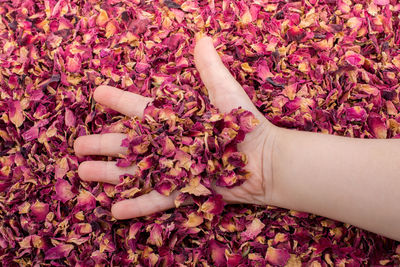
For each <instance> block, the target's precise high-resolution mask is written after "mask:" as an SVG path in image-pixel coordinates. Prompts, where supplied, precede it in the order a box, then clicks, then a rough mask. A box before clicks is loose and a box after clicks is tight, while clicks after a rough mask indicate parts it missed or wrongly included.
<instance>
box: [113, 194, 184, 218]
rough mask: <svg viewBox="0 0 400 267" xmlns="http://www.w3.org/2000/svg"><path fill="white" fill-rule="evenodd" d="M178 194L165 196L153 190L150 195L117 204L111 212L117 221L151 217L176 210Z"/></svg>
mask: <svg viewBox="0 0 400 267" xmlns="http://www.w3.org/2000/svg"><path fill="white" fill-rule="evenodd" d="M178 194H179V192H178V191H174V192H173V193H172V194H171V195H169V196H164V195H161V194H160V193H158V192H157V191H155V190H153V191H151V192H150V193H148V194H145V195H142V196H139V197H136V198H133V199H127V200H122V201H120V202H117V203H115V204H114V205H113V206H112V208H111V212H112V215H113V216H114V217H115V218H116V219H117V220H125V219H131V218H136V217H141V216H146V215H150V214H152V213H155V212H159V211H164V210H168V209H171V208H174V207H175V198H176V196H177V195H178Z"/></svg>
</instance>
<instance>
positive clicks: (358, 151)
mask: <svg viewBox="0 0 400 267" xmlns="http://www.w3.org/2000/svg"><path fill="white" fill-rule="evenodd" d="M194 58H195V64H196V68H197V70H198V71H199V73H200V76H201V79H202V81H203V83H204V85H205V86H206V88H207V90H208V92H209V95H210V99H211V101H212V103H213V104H214V105H215V106H216V107H218V108H219V109H220V111H222V112H229V111H230V110H232V109H234V108H237V107H242V108H244V109H247V110H249V111H251V112H253V114H254V115H255V116H256V118H257V119H258V120H259V121H260V123H259V125H258V126H257V128H256V129H255V130H254V131H253V132H251V133H250V134H248V135H247V136H246V138H245V140H244V142H243V143H241V144H239V150H240V151H242V152H244V153H245V154H246V155H247V156H248V165H247V166H246V169H247V170H249V171H250V172H251V173H252V175H251V176H250V178H249V179H248V180H247V181H246V182H245V183H244V184H242V185H241V186H238V187H235V188H232V189H227V188H222V187H215V188H214V189H215V190H216V192H217V193H219V194H221V195H222V196H223V198H224V200H225V201H226V202H227V203H246V204H257V205H273V206H277V207H283V208H287V209H293V210H297V211H304V212H310V213H313V214H317V215H321V216H325V217H328V218H331V219H335V220H338V221H342V222H345V223H349V224H352V225H355V226H358V227H360V228H363V229H365V230H368V231H371V232H374V233H377V234H381V235H383V236H386V237H389V238H392V239H395V240H400V226H399V225H400V205H399V202H400V190H399V189H400V177H399V176H400V175H399V174H400V153H398V150H399V149H398V146H400V140H399V139H397V140H396V139H391V140H377V139H355V138H347V137H339V136H333V135H326V134H321V133H311V132H300V131H294V130H288V129H283V128H279V127H276V126H274V125H273V124H272V123H270V122H269V121H268V120H267V119H265V117H264V116H263V115H262V114H261V113H260V112H259V111H258V110H257V108H256V107H255V106H254V105H253V103H252V102H251V100H250V99H249V98H248V96H247V94H246V93H245V91H244V90H243V88H242V87H241V86H240V84H239V83H238V82H237V81H236V80H235V79H234V78H233V76H232V75H231V74H230V72H229V71H228V69H227V68H226V67H225V66H224V64H223V63H222V61H221V59H220V57H219V55H218V53H217V52H216V50H215V49H214V46H213V43H212V40H211V38H209V37H204V38H201V39H200V40H198V41H197V42H196V47H195V51H194ZM94 98H95V100H96V101H97V102H98V103H100V104H102V105H105V106H108V107H109V108H112V109H114V110H116V111H118V112H120V113H122V114H125V115H127V116H141V115H142V112H143V110H144V108H145V106H146V105H147V103H149V102H150V101H151V100H152V99H150V98H146V97H143V96H140V95H136V94H133V93H130V92H126V91H122V90H120V89H117V88H113V87H109V86H100V87H98V88H97V89H96V90H95V92H94ZM124 137H125V135H124V134H122V133H109V134H101V135H89V136H82V137H79V138H77V140H76V141H75V144H74V150H75V153H76V154H77V155H80V156H83V155H106V156H117V155H118V154H119V153H121V154H123V153H126V150H125V149H124V148H122V147H121V146H120V144H121V141H122V139H124ZM115 163H116V162H115V161H108V162H106V161H85V162H82V163H81V164H80V165H79V169H78V174H79V176H80V177H81V179H82V180H85V181H96V182H105V183H111V184H117V183H118V182H119V176H120V175H122V174H126V173H132V174H133V173H134V172H135V166H132V167H128V168H120V167H117V166H116V165H115ZM176 195H177V193H176V192H175V193H173V194H171V195H170V196H163V195H160V194H159V193H157V192H156V191H152V192H150V193H148V194H146V195H143V196H140V197H137V198H133V199H129V200H124V201H121V202H118V203H116V204H114V205H113V206H112V209H111V211H112V214H113V216H114V217H115V218H116V219H130V218H134V217H140V216H145V215H149V214H152V213H154V212H158V211H163V210H167V209H170V208H174V207H175V204H174V199H175V197H176Z"/></svg>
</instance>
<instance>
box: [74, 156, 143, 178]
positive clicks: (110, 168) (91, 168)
mask: <svg viewBox="0 0 400 267" xmlns="http://www.w3.org/2000/svg"><path fill="white" fill-rule="evenodd" d="M116 163H117V162H116V161H84V162H82V163H81V164H80V165H79V167H78V175H79V177H80V178H81V179H82V180H84V181H88V182H103V183H109V184H118V183H119V177H120V176H121V175H123V174H134V173H135V171H136V166H131V167H127V168H121V167H118V166H117V165H116Z"/></svg>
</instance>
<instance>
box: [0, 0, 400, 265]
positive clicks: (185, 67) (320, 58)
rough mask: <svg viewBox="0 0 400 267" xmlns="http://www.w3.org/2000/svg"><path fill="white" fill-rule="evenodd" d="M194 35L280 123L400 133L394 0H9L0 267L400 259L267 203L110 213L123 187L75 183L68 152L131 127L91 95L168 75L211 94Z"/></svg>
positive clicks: (1, 30)
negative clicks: (121, 216)
mask: <svg viewBox="0 0 400 267" xmlns="http://www.w3.org/2000/svg"><path fill="white" fill-rule="evenodd" d="M198 32H204V33H207V34H208V35H210V36H212V37H213V39H214V44H215V46H216V47H217V50H218V51H219V53H220V55H221V57H222V60H223V62H224V63H225V64H226V65H227V66H229V69H230V71H231V72H232V73H233V75H234V76H235V78H236V79H237V80H238V81H239V83H240V84H242V85H243V87H244V89H245V90H246V92H247V93H248V95H249V96H250V98H251V99H252V101H253V102H254V103H255V104H256V106H257V107H258V108H259V110H260V111H262V112H263V113H264V114H265V116H266V117H267V118H269V119H270V120H271V121H272V122H273V123H275V124H277V125H280V126H283V127H290V128H295V129H298V130H307V131H316V132H324V133H329V134H337V135H346V136H350V137H360V138H398V137H399V134H400V115H399V113H398V110H399V109H400V101H399V89H400V88H399V80H400V76H399V73H400V47H399V46H400V4H399V3H398V1H396V0H298V1H283V0H270V1H264V0H258V1H248V0H240V1H236V0H221V1H214V0H188V1H183V0H175V1H172V0H156V1H142V0H129V1H127V0H118V1H116V0H104V1H93V0H90V1H76V0H37V1H33V0H24V1H22V0H0V44H1V45H0V100H1V101H0V191H1V192H0V262H1V265H3V266H16V265H22V266H30V265H32V266H35V265H43V266H65V265H67V266H72V265H74V266H93V265H96V264H97V265H99V266H102V265H106V266H108V265H119V266H125V265H129V264H141V265H142V266H154V265H158V266H159V265H162V266H164V265H177V266H197V265H203V266H225V265H229V266H230V265H238V266H265V265H266V264H271V265H277V266H284V265H294V266H301V264H303V265H312V266H332V265H339V266H344V265H348V266H359V265H388V266H389V265H399V264H400V260H399V258H400V256H399V254H400V246H399V243H398V242H394V241H392V240H388V239H385V238H382V237H380V236H377V235H374V234H371V233H368V232H365V231H363V230H360V229H357V228H355V227H353V226H350V225H347V224H343V223H339V222H335V221H332V220H329V219H326V218H322V217H318V216H314V215H310V214H305V213H299V212H294V211H288V210H283V209H277V208H273V207H257V206H246V205H236V206H233V205H227V206H225V208H224V209H223V210H222V211H221V213H220V215H219V216H214V217H213V218H209V219H207V218H203V217H202V216H201V214H199V213H198V212H197V210H198V208H197V207H196V206H195V205H193V206H195V207H193V206H181V207H179V208H177V209H174V210H170V211H167V212H163V213H158V214H154V215H152V216H147V217H144V218H140V219H134V220H129V221H122V222H121V221H115V219H113V218H112V217H111V215H110V212H109V210H110V205H111V203H112V201H113V197H114V195H115V188H114V187H113V186H111V185H108V184H97V183H86V182H82V181H81V180H80V179H79V177H78V175H77V167H78V163H79V162H78V158H77V157H76V156H75V155H74V154H73V149H72V144H73V141H74V140H75V139H76V138H77V137H78V136H81V135H88V134H91V133H105V132H110V131H115V130H119V129H121V128H123V127H124V121H126V120H125V119H126V118H124V117H123V116H121V115H119V114H117V113H116V112H113V111H111V110H108V109H106V108H104V107H102V106H100V105H98V104H96V103H94V101H93V99H92V95H93V91H94V89H95V88H96V87H97V86H98V85H101V84H108V85H111V86H116V87H118V88H122V89H124V90H127V91H131V92H135V93H139V94H141V95H144V96H152V95H153V93H154V92H153V91H154V89H155V88H159V87H160V85H161V84H163V83H173V84H177V85H178V86H179V88H191V89H193V90H195V91H197V92H198V94H199V96H201V97H206V92H205V90H204V86H203V85H202V84H201V82H200V77H199V74H198V72H197V71H196V70H195V68H194V64H193V55H192V54H193V40H194V35H195V34H196V33H198ZM206 109H208V107H206ZM207 111H208V110H205V112H207ZM125 123H126V122H125ZM132 129H134V127H132ZM174 146H175V144H174ZM90 158H92V159H104V160H106V159H107V158H100V157H99V158H96V157H87V158H85V159H90ZM79 160H81V159H79Z"/></svg>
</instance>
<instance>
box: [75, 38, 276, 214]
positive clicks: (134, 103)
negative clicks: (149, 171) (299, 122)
mask: <svg viewBox="0 0 400 267" xmlns="http://www.w3.org/2000/svg"><path fill="white" fill-rule="evenodd" d="M194 58H195V64H196V68H197V70H198V71H199V73H200V76H201V79H202V81H203V82H204V84H205V86H206V87H207V89H208V91H209V94H210V99H211V101H212V103H213V104H214V105H215V106H216V107H218V108H219V109H220V111H221V112H230V111H231V110H232V109H234V108H238V107H242V108H243V109H246V110H249V111H251V112H252V113H253V114H254V115H255V116H256V118H257V119H258V120H259V122H260V123H259V125H258V126H257V127H256V129H254V130H253V131H252V132H251V133H249V134H247V136H246V138H245V140H244V141H243V142H242V143H240V144H239V145H238V148H239V150H240V151H242V152H244V153H245V154H246V155H247V156H248V164H247V166H246V167H245V168H246V169H247V170H248V171H250V172H251V176H250V177H249V179H248V180H246V181H245V182H244V183H243V184H242V185H240V186H237V187H234V188H231V189H228V188H224V187H218V186H217V187H215V188H214V189H215V190H216V192H217V193H219V194H221V195H222V196H223V199H224V200H225V201H226V202H227V203H248V204H258V205H266V204H268V203H271V196H272V166H271V164H272V161H271V159H272V151H273V146H274V141H275V138H276V136H277V133H276V132H277V129H278V128H277V127H276V126H274V125H273V124H271V123H270V122H269V121H268V120H267V119H265V117H264V116H263V115H262V114H261V113H260V112H259V111H258V110H257V108H256V107H255V106H254V105H253V103H252V102H251V100H250V99H249V97H248V96H247V94H246V93H245V91H244V90H243V88H242V87H241V86H240V84H239V83H238V82H237V81H236V80H235V79H234V78H233V76H232V75H231V74H230V72H229V71H228V70H227V69H226V67H225V66H224V64H223V63H222V61H221V59H220V58H219V56H218V53H217V51H216V50H215V49H214V46H213V43H212V39H211V38H209V37H204V38H202V39H200V40H198V41H197V43H196V47H195V52H194ZM94 98H95V100H96V101H97V102H99V103H100V104H103V105H105V106H108V107H109V108H111V109H114V110H116V111H118V112H120V113H122V114H125V115H127V116H135V115H136V116H140V115H141V114H142V112H143V110H144V108H145V107H146V105H147V103H149V102H151V101H152V99H151V98H146V97H143V96H140V95H136V94H134V93H130V92H126V91H122V90H119V89H117V88H114V87H110V86H100V87H98V88H97V89H96V91H95V92H94ZM124 138H125V135H124V134H122V133H110V134H100V135H89V136H81V137H79V138H78V139H76V141H75V143H74V150H75V153H76V154H77V155H106V156H116V155H118V154H119V153H121V154H124V153H127V151H126V148H124V147H121V142H122V140H123V139H124ZM135 169H136V167H135V166H132V167H128V168H120V167H117V166H116V162H115V161H108V162H104V161H85V162H82V163H81V164H80V165H79V169H78V174H79V176H80V178H81V179H82V180H85V181H97V182H105V183H111V184H118V183H119V176H120V175H123V174H126V173H131V174H133V173H134V172H135ZM177 195H178V192H173V193H172V194H171V195H170V196H163V195H161V194H159V193H158V192H157V191H155V190H154V191H152V192H150V193H148V194H145V195H142V196H139V197H136V198H133V199H128V200H123V201H120V202H118V203H116V204H114V205H113V206H112V214H113V216H114V217H115V218H117V219H129V218H134V217H140V216H145V215H149V214H152V213H154V212H158V211H163V210H167V209H170V208H173V207H175V204H174V200H175V197H176V196H177Z"/></svg>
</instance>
